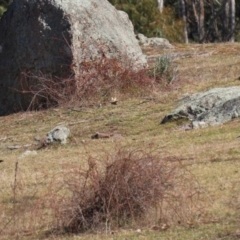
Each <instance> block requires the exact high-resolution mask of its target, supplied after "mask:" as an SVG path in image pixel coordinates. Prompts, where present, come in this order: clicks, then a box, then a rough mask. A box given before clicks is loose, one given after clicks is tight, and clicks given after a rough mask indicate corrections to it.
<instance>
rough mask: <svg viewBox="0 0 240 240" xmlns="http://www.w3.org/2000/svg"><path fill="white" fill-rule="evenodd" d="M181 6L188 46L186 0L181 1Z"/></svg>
mask: <svg viewBox="0 0 240 240" xmlns="http://www.w3.org/2000/svg"><path fill="white" fill-rule="evenodd" d="M180 4H181V7H182V19H183V22H184V29H183V32H184V41H185V43H186V44H188V31H187V17H186V5H185V1H184V0H180Z"/></svg>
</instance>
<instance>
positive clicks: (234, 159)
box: [0, 43, 240, 240]
mask: <svg viewBox="0 0 240 240" xmlns="http://www.w3.org/2000/svg"><path fill="white" fill-rule="evenodd" d="M147 52H148V54H151V55H153V54H154V55H157V54H168V53H171V54H173V53H175V54H176V53H187V54H189V55H184V56H183V55H181V57H180V58H175V60H174V61H175V62H176V63H177V64H178V68H179V79H178V80H177V81H176V82H174V83H173V84H172V85H171V86H169V87H167V88H166V89H165V91H163V92H161V93H159V94H157V95H156V94H155V95H154V96H149V97H144V98H138V99H136V98H135V99H119V102H118V104H117V105H111V104H110V103H109V104H107V105H104V106H101V107H98V106H97V105H96V106H95V107H92V108H81V109H79V108H74V107H72V108H68V109H64V108H58V109H50V110H48V111H41V112H27V113H18V114H13V115H9V116H6V117H1V118H0V133H1V136H0V159H1V160H2V162H1V163H0V180H1V181H0V219H1V226H0V232H1V234H0V239H12V238H17V237H18V238H19V239H39V238H40V236H41V238H42V236H43V233H44V232H45V231H46V230H49V228H50V227H51V226H50V225H48V218H47V216H48V214H47V213H46V216H45V215H43V216H41V217H40V218H35V217H36V215H37V214H34V213H33V212H34V211H33V210H32V207H33V206H34V203H35V202H37V201H38V200H39V199H42V198H44V197H45V196H44V193H45V191H46V188H47V186H48V184H49V183H51V181H52V179H53V178H54V177H55V176H56V175H57V173H58V172H60V171H63V170H66V171H67V170H68V169H70V168H71V167H72V166H75V165H76V164H79V165H82V166H84V165H86V159H87V157H88V156H89V154H91V155H93V156H97V155H99V154H100V153H101V152H103V151H105V150H107V151H112V150H113V149H114V148H115V147H116V146H120V145H122V146H131V147H133V148H135V147H136V148H141V149H153V150H154V149H159V150H160V152H161V155H162V157H163V158H164V157H166V158H169V157H173V158H177V159H180V161H181V162H182V164H183V165H184V166H186V167H187V168H188V169H189V170H190V171H191V172H192V173H193V174H194V175H195V176H196V178H197V180H198V182H199V184H200V186H201V187H202V189H203V192H204V194H205V196H206V200H205V206H206V213H205V214H204V215H203V216H200V217H199V219H201V221H199V223H198V224H196V225H192V224H191V223H189V224H186V225H185V226H182V225H181V224H180V225H179V226H175V227H170V228H168V229H165V228H163V229H165V230H163V229H155V228H152V226H148V227H146V229H141V231H140V230H138V231H137V229H138V227H137V226H136V228H134V229H131V230H121V229H120V230H119V231H116V232H115V233H114V235H111V234H109V235H107V236H106V235H105V234H100V233H99V234H94V235H90V234H86V235H85V234H83V235H79V236H72V237H66V236H64V235H62V236H55V239H103V238H104V239H160V238H161V239H180V240H181V239H196V240H197V239H204V240H205V239H239V232H240V217H239V216H240V198H239V196H240V170H239V169H240V150H239V144H240V139H239V138H238V136H239V135H240V128H239V125H240V120H239V119H235V120H234V121H232V122H229V123H226V124H224V125H220V126H214V127H210V128H204V129H196V130H192V131H184V130H182V128H181V124H182V123H181V122H178V123H169V124H166V125H160V124H159V122H160V120H161V119H162V118H163V117H164V116H165V115H166V113H167V112H169V111H170V110H171V109H173V108H174V107H175V103H174V102H175V101H176V100H178V99H180V98H181V97H182V96H184V94H191V93H196V92H199V91H204V90H207V89H210V88H212V87H223V86H236V85H240V82H239V79H238V78H239V76H240V67H239V66H240V54H239V52H240V44H237V43H236V44H219V45H217V44H214V45H189V46H185V45H175V49H174V50H171V52H169V50H168V51H166V52H158V51H157V50H149V49H148V50H147ZM202 52H205V54H207V55H205V56H204V54H198V53H202ZM59 124H63V125H66V126H68V127H69V128H70V130H71V132H72V136H71V138H70V139H69V142H68V144H66V145H53V146H49V147H46V148H42V149H40V150H37V155H35V156H28V157H25V158H19V157H20V156H21V154H22V153H23V152H24V151H25V149H24V145H25V146H26V147H28V148H29V149H35V148H36V146H35V145H31V146H29V145H30V144H32V143H34V137H35V136H44V135H45V134H46V133H47V132H48V131H49V130H50V129H52V128H53V127H55V126H56V125H59ZM96 132H103V133H116V134H121V135H122V137H120V138H106V139H98V140H96V139H91V136H92V135H93V134H95V133H96ZM16 145H18V146H20V147H22V148H19V149H15V150H10V149H9V148H8V147H9V146H16ZM16 162H17V164H16ZM36 213H37V210H36ZM38 217H39V216H38ZM36 219H37V220H36ZM39 219H42V222H41V221H40V220H39ZM154 229H155V230H154ZM45 238H49V239H51V237H47V235H45Z"/></svg>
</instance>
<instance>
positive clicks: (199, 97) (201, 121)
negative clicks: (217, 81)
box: [161, 86, 240, 128]
mask: <svg viewBox="0 0 240 240" xmlns="http://www.w3.org/2000/svg"><path fill="white" fill-rule="evenodd" d="M179 103H180V105H179V107H178V108H176V109H175V110H173V111H172V112H170V113H169V114H167V115H166V116H165V117H164V118H163V119H162V120H161V123H162V124H163V123H166V122H169V121H173V120H177V119H181V118H182V119H188V120H190V121H191V126H192V128H202V127H206V126H214V125H218V124H221V123H225V122H228V121H230V120H232V119H234V118H238V117H240V87H239V86H236V87H226V88H214V89H211V90H209V91H207V92H201V93H196V94H193V95H191V96H187V97H185V98H183V99H182V100H180V102H179Z"/></svg>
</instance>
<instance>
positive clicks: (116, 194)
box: [49, 148, 202, 233]
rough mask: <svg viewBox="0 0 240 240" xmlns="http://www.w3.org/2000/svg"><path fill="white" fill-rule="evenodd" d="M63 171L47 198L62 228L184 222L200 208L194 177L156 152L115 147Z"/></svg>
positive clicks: (172, 159)
mask: <svg viewBox="0 0 240 240" xmlns="http://www.w3.org/2000/svg"><path fill="white" fill-rule="evenodd" d="M64 169H69V170H64V171H63V173H61V174H63V175H62V176H61V177H60V178H59V177H57V180H56V181H57V182H56V181H55V182H53V183H52V188H51V189H50V192H51V194H50V195H51V196H52V198H51V197H50V198H49V200H50V201H49V203H50V209H52V210H53V212H54V216H55V220H56V222H55V226H57V229H59V230H61V231H64V232H68V233H69V232H71V233H76V232H82V231H86V230H96V229H98V230H100V231H103V230H105V231H110V230H111V229H114V228H116V227H122V226H125V227H126V226H133V225H136V224H137V226H138V227H139V226H142V225H143V224H144V226H145V225H146V224H147V223H150V222H151V224H153V222H152V221H153V220H152V219H154V224H163V223H164V224H168V225H171V224H175V223H178V224H179V223H183V224H184V223H185V224H187V223H189V222H191V223H193V222H194V221H195V220H196V216H197V213H199V212H198V211H200V209H202V206H200V205H201V204H200V202H201V201H200V198H199V197H200V196H201V191H200V188H199V186H198V184H197V182H196V180H195V179H194V176H193V175H192V174H191V173H190V172H188V171H187V170H186V169H185V168H184V167H183V166H182V165H181V163H180V161H178V160H177V159H174V158H161V157H160V155H159V154H158V153H157V152H155V153H146V151H142V150H138V149H137V150H127V149H124V148H118V149H117V150H116V151H115V153H113V154H110V153H104V154H103V156H102V157H101V158H100V159H98V158H95V157H89V159H88V167H87V168H85V169H83V168H82V167H80V168H77V167H76V166H65V167H64ZM59 179H62V181H59ZM57 186H59V187H57ZM56 188H57V189H58V190H57V192H56V191H55V194H53V192H54V189H56ZM150 219H151V220H150Z"/></svg>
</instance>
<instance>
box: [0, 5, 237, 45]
mask: <svg viewBox="0 0 240 240" xmlns="http://www.w3.org/2000/svg"><path fill="white" fill-rule="evenodd" d="M161 1H163V0H109V2H111V3H112V4H113V5H114V6H115V7H116V8H117V9H119V10H123V11H125V12H127V13H128V15H129V17H130V19H131V21H132V22H133V25H134V28H135V32H136V33H143V34H145V35H146V36H148V37H164V38H167V39H168V40H169V41H170V42H205V43H206V42H227V41H239V40H240V31H239V30H240V18H239V16H240V0H220V1H218V0H181V1H178V0H164V7H163V11H162V12H161V13H160V11H159V8H158V2H161ZM10 2H11V0H0V16H1V15H2V14H3V12H4V11H5V10H6V8H7V6H8V4H9V3H10Z"/></svg>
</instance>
